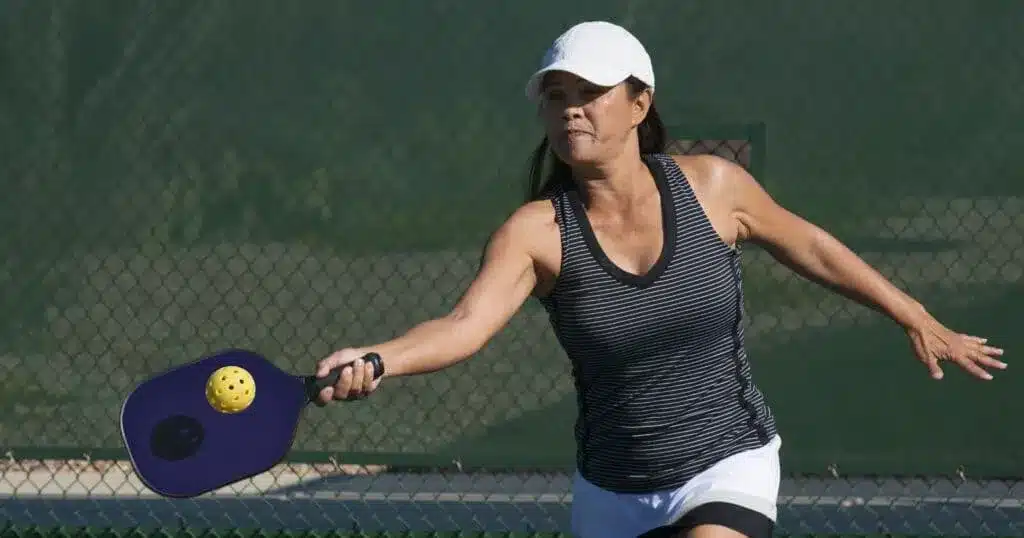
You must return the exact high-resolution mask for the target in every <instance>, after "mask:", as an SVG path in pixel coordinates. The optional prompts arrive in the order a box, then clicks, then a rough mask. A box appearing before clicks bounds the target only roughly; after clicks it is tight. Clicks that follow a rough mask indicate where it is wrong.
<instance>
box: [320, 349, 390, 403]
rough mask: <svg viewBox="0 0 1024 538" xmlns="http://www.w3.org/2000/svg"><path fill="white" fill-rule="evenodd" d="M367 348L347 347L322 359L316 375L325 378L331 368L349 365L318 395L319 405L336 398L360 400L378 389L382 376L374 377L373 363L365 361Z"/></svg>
mask: <svg viewBox="0 0 1024 538" xmlns="http://www.w3.org/2000/svg"><path fill="white" fill-rule="evenodd" d="M367 353H368V351H367V350H361V349H356V348H345V349H341V350H338V351H335V352H334V353H332V354H330V355H329V356H327V357H326V358H324V359H322V360H320V362H319V363H317V367H316V377H317V378H318V379H320V378H324V377H326V376H327V374H328V373H330V371H331V370H333V369H335V368H337V367H339V366H344V365H349V367H348V368H345V369H344V370H342V371H341V375H340V376H338V382H337V383H335V384H334V385H333V386H330V387H324V389H323V390H321V391H320V394H319V395H318V396H317V402H316V403H317V404H318V405H321V406H323V405H326V404H327V403H329V402H331V401H334V400H360V399H363V398H365V397H367V396H369V395H370V393H371V392H373V391H375V390H377V387H378V386H379V385H380V378H378V379H374V378H373V363H371V362H369V361H364V360H363V356H365V355H366V354H367Z"/></svg>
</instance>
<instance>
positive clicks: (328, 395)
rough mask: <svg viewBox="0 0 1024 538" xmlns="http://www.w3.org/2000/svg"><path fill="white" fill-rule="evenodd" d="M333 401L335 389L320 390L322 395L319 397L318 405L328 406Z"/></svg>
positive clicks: (325, 388)
mask: <svg viewBox="0 0 1024 538" xmlns="http://www.w3.org/2000/svg"><path fill="white" fill-rule="evenodd" d="M333 399H334V387H324V388H323V389H321V390H320V394H318V395H317V403H318V404H319V405H327V404H328V403H329V402H330V401H331V400H333Z"/></svg>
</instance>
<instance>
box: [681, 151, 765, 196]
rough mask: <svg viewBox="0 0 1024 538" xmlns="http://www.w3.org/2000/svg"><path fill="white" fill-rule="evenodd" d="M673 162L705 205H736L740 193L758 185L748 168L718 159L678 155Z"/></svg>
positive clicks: (711, 156)
mask: <svg viewBox="0 0 1024 538" xmlns="http://www.w3.org/2000/svg"><path fill="white" fill-rule="evenodd" d="M673 159H675V161H676V164H678V165H679V168H680V169H681V170H682V171H683V173H684V174H686V177H687V179H688V180H689V181H690V185H691V186H692V187H693V190H694V192H696V194H697V196H698V197H700V198H701V199H702V201H703V200H707V201H708V202H722V203H726V204H729V205H732V203H733V202H735V197H736V194H737V191H738V190H742V189H746V188H750V187H751V186H754V185H756V184H757V181H756V180H755V179H754V177H753V176H751V175H750V173H749V172H747V170H746V169H745V168H743V167H742V166H740V165H739V164H736V163H734V162H732V161H730V160H728V159H725V158H723V157H719V156H717V155H674V156H673Z"/></svg>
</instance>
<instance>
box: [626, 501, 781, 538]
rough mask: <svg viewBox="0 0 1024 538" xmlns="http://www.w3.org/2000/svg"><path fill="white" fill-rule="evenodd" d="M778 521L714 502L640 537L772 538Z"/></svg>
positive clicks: (747, 509) (731, 505) (733, 505)
mask: <svg viewBox="0 0 1024 538" xmlns="http://www.w3.org/2000/svg"><path fill="white" fill-rule="evenodd" d="M774 531H775V522H774V521H772V520H771V519H770V518H769V517H768V516H766V515H764V514H762V513H761V512H758V511H756V510H751V509H750V508H746V507H744V506H739V505H735V504H730V503H723V502H713V503H707V504H702V505H700V506H698V507H697V508H694V509H693V510H691V511H690V512H688V513H687V514H686V515H684V516H683V517H682V519H680V520H679V521H677V522H675V523H673V524H671V525H665V526H662V527H658V528H656V529H653V530H651V531H648V532H645V533H644V534H641V535H640V538H772V534H773V533H774Z"/></svg>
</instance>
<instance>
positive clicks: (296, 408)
mask: <svg viewBox="0 0 1024 538" xmlns="http://www.w3.org/2000/svg"><path fill="white" fill-rule="evenodd" d="M223 366H237V367H239V368H243V369H245V370H246V371H248V372H249V374H250V375H252V377H253V380H254V382H255V399H253V401H252V403H251V404H250V405H249V406H248V407H247V408H246V409H245V410H243V411H240V412H238V413H222V412H220V411H218V410H217V409H215V408H214V407H213V406H212V405H211V404H210V402H209V401H208V400H207V398H206V383H207V380H208V379H209V378H210V375H211V374H213V372H214V371H216V370H217V369H218V368H221V367H223ZM307 403H309V398H308V397H307V396H306V387H305V380H304V378H302V377H299V376H294V375H291V374H289V373H287V372H284V371H282V370H280V369H279V368H277V367H276V366H274V365H273V363H271V362H270V361H268V360H267V359H265V358H263V357H262V356H260V355H258V354H256V353H253V352H250V351H245V350H228V351H224V352H220V353H218V354H216V355H212V356H209V357H206V358H203V359H200V360H198V361H195V362H192V363H189V364H186V365H184V366H180V367H177V368H174V369H172V370H169V371H167V372H165V373H163V374H160V375H158V376H155V377H153V378H151V379H149V380H147V381H145V382H144V383H142V384H141V385H139V386H138V387H137V388H136V389H135V390H134V391H132V393H131V394H130V395H128V398H127V399H125V402H124V406H123V407H122V408H121V433H122V435H123V437H124V443H125V446H126V447H127V448H128V454H129V456H130V457H131V460H132V464H133V465H134V467H135V470H136V472H137V473H138V475H139V477H140V478H141V480H142V481H143V483H144V484H145V485H146V486H147V487H148V488H150V489H151V490H153V491H154V492H156V493H158V494H160V495H163V496H166V497H194V496H196V495H201V494H203V493H206V492H209V491H212V490H214V489H217V488H220V487H223V486H225V485H228V484H231V483H233V482H236V481H238V480H242V479H244V478H247V477H250V476H253V475H256V474H259V473H261V472H263V471H266V470H268V469H269V468H270V467H272V466H274V465H275V464H276V463H278V462H280V461H281V460H282V459H284V457H285V455H287V453H288V450H289V448H290V447H291V444H292V440H293V439H294V437H295V430H296V427H297V426H298V421H299V417H300V414H301V412H302V410H303V408H304V407H305V406H306V404H307Z"/></svg>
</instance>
